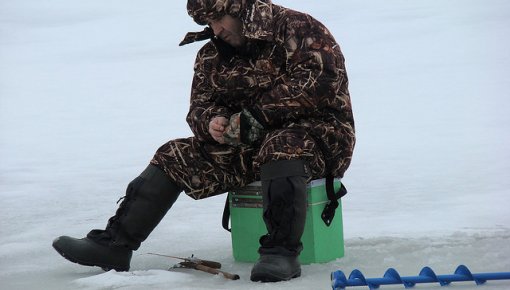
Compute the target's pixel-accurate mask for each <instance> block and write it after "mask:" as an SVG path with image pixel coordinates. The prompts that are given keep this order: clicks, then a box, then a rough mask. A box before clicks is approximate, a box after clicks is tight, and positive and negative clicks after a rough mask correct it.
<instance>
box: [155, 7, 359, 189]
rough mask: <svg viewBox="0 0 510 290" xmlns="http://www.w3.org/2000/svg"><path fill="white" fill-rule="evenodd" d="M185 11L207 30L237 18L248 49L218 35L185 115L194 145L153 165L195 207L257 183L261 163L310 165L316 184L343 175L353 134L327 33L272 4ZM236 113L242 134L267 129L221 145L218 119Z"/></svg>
mask: <svg viewBox="0 0 510 290" xmlns="http://www.w3.org/2000/svg"><path fill="white" fill-rule="evenodd" d="M187 7H188V12H189V14H190V16H192V17H193V19H194V20H195V21H196V22H197V23H199V24H206V23H207V22H208V21H210V20H212V19H218V18H221V17H222V16H223V15H225V14H229V15H233V16H235V17H239V18H240V19H241V21H242V23H243V33H244V35H245V37H246V38H247V43H246V45H245V46H244V47H243V48H240V49H234V48H233V47H231V46H229V45H228V44H226V43H225V42H223V41H222V40H220V39H217V38H215V37H213V38H212V39H211V40H210V41H209V42H208V43H206V44H205V45H204V46H203V47H202V48H201V49H200V51H199V52H198V54H197V58H196V61H195V66H194V69H195V74H194V77H193V84H192V91H191V100H190V110H189V113H188V115H187V122H188V124H189V125H190V127H191V130H192V131H193V133H194V137H190V138H184V139H178V140H173V141H170V142H168V143H167V144H165V145H163V146H162V147H161V148H160V149H158V151H157V152H156V154H155V156H154V158H153V160H152V161H151V162H152V164H155V165H157V166H159V167H160V168H162V169H163V170H164V171H165V172H166V173H167V174H168V175H169V176H170V177H171V178H172V180H174V181H175V182H177V183H178V184H179V185H181V186H183V188H184V189H185V192H186V193H187V194H189V195H190V196H192V197H193V198H196V199H200V198H205V197H208V196H212V195H216V194H219V193H223V192H225V191H228V190H230V189H232V188H236V187H240V186H244V185H246V184H248V183H250V182H252V181H254V180H256V179H258V178H259V174H260V173H259V170H260V169H259V168H260V165H261V164H264V163H267V162H270V161H273V160H289V159H303V160H306V161H307V162H308V163H309V166H310V169H311V171H312V176H311V178H321V177H324V176H325V175H326V174H332V175H333V176H337V177H342V176H343V175H344V172H345V170H346V169H347V168H348V167H349V164H350V162H351V156H352V153H353V149H354V144H355V130H354V120H353V115H352V108H351V101H350V96H349V91H348V80H347V75H346V71H345V66H344V57H343V55H342V53H341V51H340V47H339V45H338V44H337V43H336V41H335V39H334V38H333V36H332V35H331V33H330V32H329V31H328V29H327V28H326V27H325V26H324V25H322V24H321V23H320V22H319V21H317V20H315V19H314V18H312V17H311V16H309V15H307V14H304V13H300V12H297V11H293V10H291V9H288V8H285V7H282V6H279V5H275V4H272V3H271V1H269V0H217V1H214V0H189V1H188V6H187ZM208 33H210V30H209V32H208ZM187 39H188V40H190V41H188V42H192V41H195V40H200V38H199V37H193V36H191V37H189V36H187ZM243 110H244V112H245V113H242V112H243ZM246 112H248V113H246ZM238 113H240V114H241V117H243V118H245V120H248V121H247V122H245V123H247V124H251V125H247V127H246V126H245V127H246V128H244V129H245V130H248V129H249V128H250V126H255V125H256V124H259V125H260V126H261V127H260V128H258V130H256V132H258V133H257V134H252V133H249V134H247V135H248V137H245V139H244V141H243V140H242V141H241V142H240V143H239V142H237V143H235V142H232V143H231V144H230V145H228V144H219V143H217V142H216V141H214V139H213V138H212V137H211V136H210V135H209V133H208V125H209V121H210V120H211V118H213V117H215V116H223V117H225V118H227V119H230V117H231V116H232V115H234V114H238ZM246 118H247V119H246ZM253 122H255V123H253ZM242 124H243V122H240V124H239V126H240V128H237V129H240V131H241V132H240V134H241V135H242V134H243V132H242V131H243V125H242ZM255 127H256V126H255ZM262 128H263V129H262ZM261 132H263V133H261ZM231 137H234V138H235V134H234V136H231ZM241 139H242V138H241ZM237 141H239V140H237Z"/></svg>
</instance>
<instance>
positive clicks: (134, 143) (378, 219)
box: [0, 0, 510, 289]
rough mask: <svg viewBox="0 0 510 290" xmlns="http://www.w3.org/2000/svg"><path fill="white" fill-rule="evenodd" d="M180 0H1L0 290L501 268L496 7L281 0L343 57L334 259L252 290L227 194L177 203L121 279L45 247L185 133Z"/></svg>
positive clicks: (228, 285)
mask: <svg viewBox="0 0 510 290" xmlns="http://www.w3.org/2000/svg"><path fill="white" fill-rule="evenodd" d="M175 2H176V1H163V0H153V1H134V0H124V1H120V0H110V1H99V0H90V1H68V0H46V1H39V0H19V1H7V0H0V160H1V161H0V289H329V288H330V286H329V285H330V280H329V274H330V273H331V272H332V271H335V270H338V269H341V270H343V271H344V272H346V273H349V272H350V271H351V270H353V269H355V268H358V269H360V270H362V271H363V272H364V273H365V274H366V276H367V277H380V276H382V274H383V273H384V271H385V270H386V268H388V267H394V268H396V269H398V270H399V271H400V272H401V274H402V275H404V276H409V275H416V274H417V273H418V272H419V270H420V269H421V268H422V267H423V266H426V265H428V266H431V267H432V268H433V269H434V270H435V271H436V272H437V273H439V274H450V273H452V272H453V270H454V269H455V267H456V266H457V265H458V264H465V265H467V266H468V267H470V269H471V270H472V271H473V272H498V271H505V272H509V271H510V225H509V222H510V210H509V208H510V113H509V112H510V98H509V96H510V81H509V77H510V53H509V52H510V38H509V37H508V36H509V35H510V2H508V1H505V0H486V1H475V0H450V1H440V0H412V1H409V0H387V1H375V0H369V1H355V0H345V1H323V0H322V1H314V2H313V3H312V2H310V1H304V0H293V1H291V0H282V1H277V3H279V4H283V5H286V6H288V7H292V8H296V9H298V10H302V11H306V12H309V13H310V14H312V15H313V16H315V17H316V18H318V19H320V20H321V21H322V22H324V23H325V24H326V25H327V26H328V27H329V28H330V29H331V30H332V32H333V33H334V35H335V36H336V38H337V40H338V41H339V42H340V44H341V46H342V50H343V52H344V54H345V57H346V61H347V68H348V73H349V78H350V91H351V95H352V102H353V106H354V113H355V118H356V128H357V136H358V143H357V147H356V151H355V156H354V159H353V163H352V166H351V168H350V170H349V171H348V172H347V175H346V176H345V178H344V182H345V184H346V186H347V187H348V189H349V191H350V193H349V195H348V196H347V197H346V198H345V199H344V204H343V207H344V231H345V238H346V256H345V258H342V259H339V260H336V261H333V262H330V263H326V264H315V265H305V266H303V276H302V277H301V278H298V279H294V280H292V281H289V282H282V283H276V284H260V283H252V282H249V272H250V269H251V265H250V264H247V263H238V262H234V261H233V258H232V255H231V245H230V236H229V234H228V233H227V232H225V231H223V230H222V229H221V225H220V220H221V213H222V209H223V202H224V196H218V197H213V198H210V199H207V200H202V201H193V200H191V199H190V198H188V197H186V196H184V195H183V196H181V197H180V198H179V200H178V202H177V203H176V204H175V206H174V208H172V210H171V211H170V212H169V214H168V215H167V217H166V218H165V219H164V220H163V222H162V223H161V224H160V225H159V226H158V228H157V229H156V230H155V231H154V232H153V234H152V235H151V236H150V237H149V239H148V240H147V241H146V242H145V243H144V244H143V245H142V247H141V248H140V250H138V251H137V252H135V255H134V257H133V260H132V271H131V272H128V273H117V272H114V271H111V272H103V271H102V270H101V269H99V268H88V267H83V266H79V265H76V264H72V263H69V262H67V261H65V260H64V259H63V258H62V257H60V256H59V255H58V254H57V253H56V252H55V251H54V250H53V249H52V247H51V242H52V240H53V238H55V237H57V236H59V235H64V234H65V235H71V236H78V237H79V236H83V235H84V234H85V233H86V232H87V231H88V230H90V229H91V228H99V227H103V226H104V225H105V223H106V220H107V219H108V217H110V216H111V215H112V214H113V213H114V211H115V209H116V204H115V201H117V199H118V198H119V197H120V196H122V195H123V194H124V190H125V186H126V185H127V183H128V182H129V181H130V180H132V179H133V178H134V177H136V175H137V174H138V173H139V172H140V171H141V170H143V169H144V168H145V166H146V165H147V162H148V161H149V160H150V158H151V157H152V154H153V153H154V151H155V150H156V149H157V148H158V147H159V146H160V145H161V144H163V143H165V142H166V141H168V140H170V139H173V138H177V137H183V136H188V135H190V134H191V133H190V130H189V128H188V126H187V124H186V122H185V120H184V118H185V115H186V113H187V108H188V100H189V91H190V86H191V76H192V66H193V61H194V57H195V54H196V51H197V50H198V49H199V47H200V44H193V45H189V46H186V47H178V46H177V44H178V43H179V41H180V40H181V38H182V37H183V36H184V34H185V33H186V32H188V31H196V30H197V29H200V27H198V26H197V25H196V24H194V23H193V21H192V20H191V18H189V17H188V16H187V14H186V11H185V1H184V2H182V3H178V5H175ZM147 252H158V253H164V254H171V255H176V256H189V255H191V254H195V255H196V256H198V257H203V258H205V259H210V260H217V261H219V262H221V263H222V264H223V267H224V270H225V271H229V272H236V273H238V274H239V275H240V276H241V280H240V281H227V280H225V279H223V278H221V277H218V276H212V275H209V274H206V273H201V272H198V271H182V270H180V271H166V270H167V268H168V267H169V266H170V265H172V264H174V263H176V262H177V261H173V260H170V259H166V258H161V257H156V256H150V255H145V254H144V253H147ZM454 285H455V286H454ZM396 287H397V288H398V289H401V288H402V286H401V285H400V286H396ZM437 287H439V286H437V285H432V284H430V285H420V286H419V289H433V288H434V289H436V288H437ZM452 287H455V289H508V288H510V281H491V282H488V284H487V285H485V286H483V287H477V286H474V283H472V282H470V283H456V284H452ZM389 288H392V289H397V288H395V287H389Z"/></svg>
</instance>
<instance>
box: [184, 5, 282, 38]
mask: <svg viewBox="0 0 510 290" xmlns="http://www.w3.org/2000/svg"><path fill="white" fill-rule="evenodd" d="M187 9H188V14H189V15H190V16H191V17H192V18H193V20H194V21H195V22H196V23H197V24H199V25H207V23H208V22H209V21H210V20H214V19H219V18H221V17H223V16H224V15H226V14H228V15H231V16H233V17H237V18H239V19H241V21H242V22H243V33H244V36H245V37H247V38H253V39H260V40H272V39H273V32H272V31H271V29H270V27H271V25H272V20H273V4H272V2H271V0H188V4H187ZM212 36H213V34H212V30H211V29H210V28H209V27H207V28H206V29H205V30H204V31H201V32H191V33H188V34H187V35H186V37H185V38H184V40H183V41H182V42H181V44H180V45H184V44H188V43H192V42H195V41H200V40H205V39H209V38H211V37H212Z"/></svg>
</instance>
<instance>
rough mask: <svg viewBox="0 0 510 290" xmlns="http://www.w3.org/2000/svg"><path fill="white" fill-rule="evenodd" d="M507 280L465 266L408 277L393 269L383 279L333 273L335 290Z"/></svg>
mask: <svg viewBox="0 0 510 290" xmlns="http://www.w3.org/2000/svg"><path fill="white" fill-rule="evenodd" d="M507 279H510V272H499V273H480V274H472V273H471V271H469V269H468V268H467V267H466V266H464V265H460V266H458V267H457V269H456V270H455V273H454V274H453V275H436V274H435V273H434V271H432V269H430V268H429V267H424V268H423V269H421V271H420V274H419V275H418V276H408V277H400V274H399V273H398V272H397V271H396V270H395V269H393V268H389V269H388V270H386V273H384V277H383V278H365V276H363V273H361V271H360V270H358V269H356V270H354V271H352V272H351V274H350V275H349V279H347V278H346V277H345V275H344V273H343V272H342V271H340V270H338V271H335V272H333V273H331V285H332V286H333V290H340V289H345V288H346V287H348V286H368V288H369V289H370V290H372V289H378V288H379V286H381V285H389V284H403V285H404V287H405V288H411V287H414V285H416V284H418V283H434V282H438V283H439V284H440V285H441V286H446V285H448V284H450V283H451V282H460V281H475V283H476V285H480V284H483V283H485V282H486V281H487V280H507Z"/></svg>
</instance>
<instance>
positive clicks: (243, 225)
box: [228, 179, 344, 264]
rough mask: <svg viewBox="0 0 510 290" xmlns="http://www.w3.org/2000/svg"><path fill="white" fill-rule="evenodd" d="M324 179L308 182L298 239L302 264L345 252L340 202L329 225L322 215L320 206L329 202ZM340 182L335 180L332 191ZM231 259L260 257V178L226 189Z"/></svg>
mask: <svg viewBox="0 0 510 290" xmlns="http://www.w3.org/2000/svg"><path fill="white" fill-rule="evenodd" d="M324 182H325V179H317V180H313V181H311V182H310V183H309V184H308V209H307V212H306V224H305V231H304V234H303V237H302V238H301V241H302V243H303V251H302V252H301V255H300V257H299V259H300V261H301V263H302V264H310V263H324V262H329V261H332V260H335V259H338V258H341V257H343V256H344V237H343V224H342V202H341V200H340V201H339V206H338V208H337V209H336V212H335V218H334V219H333V222H332V223H331V225H330V226H329V227H327V226H326V225H325V224H324V222H323V221H322V219H321V214H322V210H323V209H324V207H325V205H326V203H327V202H328V197H327V194H326V188H325V184H324ZM340 186H341V183H340V180H339V179H336V180H335V183H334V187H335V191H336V190H338V189H339V188H340ZM228 198H229V201H230V218H231V222H230V223H231V230H232V251H233V254H234V259H235V260H236V261H240V262H255V261H256V260H257V259H258V258H259V254H258V252H257V251H258V248H259V246H260V245H259V238H260V236H262V235H264V234H266V233H267V230H266V226H265V224H264V221H263V219H262V188H261V183H260V181H258V182H254V183H251V184H249V185H248V186H246V187H244V188H241V189H238V190H235V191H231V192H229V195H228Z"/></svg>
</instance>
